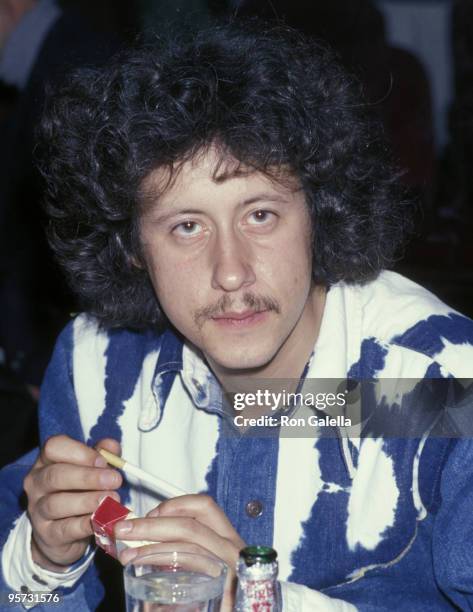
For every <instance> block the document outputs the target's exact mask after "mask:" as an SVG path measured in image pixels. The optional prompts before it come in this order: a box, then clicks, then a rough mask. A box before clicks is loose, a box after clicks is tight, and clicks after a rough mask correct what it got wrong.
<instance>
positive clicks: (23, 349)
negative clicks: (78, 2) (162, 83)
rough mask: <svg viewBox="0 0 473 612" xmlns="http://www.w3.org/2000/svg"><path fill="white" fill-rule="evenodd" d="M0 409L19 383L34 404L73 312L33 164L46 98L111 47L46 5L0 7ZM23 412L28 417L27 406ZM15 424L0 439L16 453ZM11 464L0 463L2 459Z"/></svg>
mask: <svg viewBox="0 0 473 612" xmlns="http://www.w3.org/2000/svg"><path fill="white" fill-rule="evenodd" d="M0 45H1V48H0V85H1V86H0V93H1V92H2V91H3V92H5V95H4V96H3V97H2V100H3V101H4V103H3V104H2V109H3V114H2V116H1V117H0V136H1V140H0V348H1V350H2V356H3V358H2V365H1V367H2V368H3V370H2V373H3V377H2V379H1V380H4V379H5V380H8V381H9V382H8V385H7V387H5V388H4V387H3V386H2V385H0V403H2V404H3V402H4V401H5V402H8V401H9V400H8V398H9V397H10V396H9V393H10V391H9V389H11V385H12V384H14V385H15V388H17V386H18V385H19V393H20V395H21V397H24V395H23V391H22V390H21V385H22V384H23V385H27V388H28V389H29V391H30V393H31V394H32V396H33V399H37V396H38V389H39V383H40V381H41V379H42V376H43V373H44V369H45V367H46V364H47V362H48V359H49V356H50V353H51V350H52V345H53V342H54V338H55V336H56V334H57V332H58V330H59V329H60V328H61V327H62V325H63V324H64V322H65V321H66V320H67V317H68V314H69V312H70V311H71V310H72V309H73V307H74V302H73V299H72V297H71V295H70V293H69V291H68V290H67V289H66V286H65V283H64V282H63V280H62V275H61V274H60V273H59V271H58V268H57V266H56V264H55V262H54V260H53V257H52V255H51V253H50V250H49V247H48V246H47V242H46V239H45V236H44V218H43V213H42V208H41V202H42V192H43V185H42V183H41V180H40V178H39V176H38V174H37V172H36V169H35V165H34V149H35V132H36V127H37V124H38V121H39V117H40V116H41V112H42V108H43V103H44V96H45V91H46V89H47V87H48V86H50V85H52V84H53V83H55V84H58V83H60V82H61V80H62V79H63V78H64V77H65V75H66V74H67V73H68V72H69V71H70V70H72V69H74V68H77V67H80V66H81V67H82V66H84V67H85V66H96V65H99V64H102V63H104V62H106V61H107V60H108V59H109V58H110V56H111V55H112V54H113V53H114V52H115V51H116V50H117V48H118V47H119V42H118V39H114V38H113V37H111V36H110V35H109V34H107V35H104V34H103V33H102V32H100V31H98V30H96V29H94V28H93V27H92V26H91V25H90V23H89V22H88V21H87V20H86V19H85V18H83V17H82V16H81V15H79V13H78V12H77V11H75V10H73V9H68V10H63V9H62V8H61V7H60V5H59V4H58V3H57V2H55V0H0ZM3 392H4V393H3ZM25 411H28V414H30V413H31V405H30V401H29V400H28V403H27V406H26V405H25ZM22 432H23V425H22V426H21V427H20V420H19V421H18V428H17V431H15V429H13V430H12V429H10V430H9V432H8V438H7V439H5V444H6V446H7V448H10V453H8V452H7V448H6V449H5V451H6V452H7V455H10V454H15V456H18V454H20V453H21V452H22V451H23V450H24V448H23V446H22V444H21V443H20V444H19V440H20V439H22V435H23V434H22ZM12 458H13V456H9V459H10V460H11V459H12Z"/></svg>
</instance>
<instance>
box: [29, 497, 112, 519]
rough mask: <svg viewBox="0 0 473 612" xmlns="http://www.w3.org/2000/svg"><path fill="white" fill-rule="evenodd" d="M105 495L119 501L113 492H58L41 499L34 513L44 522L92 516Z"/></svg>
mask: <svg viewBox="0 0 473 612" xmlns="http://www.w3.org/2000/svg"><path fill="white" fill-rule="evenodd" d="M107 495H108V496H110V497H113V499H115V500H116V501H118V502H119V501H120V496H119V495H118V493H116V492H115V491H105V492H104V491H87V492H83V493H69V492H60V493H52V494H50V495H44V496H43V497H41V499H39V501H38V503H37V504H36V511H37V513H38V514H39V516H40V517H41V518H42V519H44V520H46V521H52V520H58V519H63V518H68V517H72V516H81V515H82V514H92V513H93V512H95V510H96V509H97V506H98V505H99V503H100V502H101V501H102V499H103V498H104V497H106V496H107Z"/></svg>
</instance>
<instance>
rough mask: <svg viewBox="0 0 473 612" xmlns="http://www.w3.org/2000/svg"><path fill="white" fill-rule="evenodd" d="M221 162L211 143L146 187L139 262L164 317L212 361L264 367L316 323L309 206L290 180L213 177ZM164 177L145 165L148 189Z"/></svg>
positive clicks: (253, 176) (250, 175) (235, 366)
mask: <svg viewBox="0 0 473 612" xmlns="http://www.w3.org/2000/svg"><path fill="white" fill-rule="evenodd" d="M218 162H219V158H218V156H217V154H216V152H215V150H213V149H210V150H209V151H208V152H207V153H205V154H202V155H200V156H198V157H196V158H194V159H193V160H192V161H189V162H186V163H185V164H183V166H182V168H181V170H180V171H179V173H178V174H177V176H176V177H174V180H173V182H172V183H171V185H170V186H169V187H168V188H167V189H166V190H165V191H164V193H163V194H162V195H160V196H159V198H155V199H154V200H153V197H152V196H151V201H148V202H147V203H146V205H145V206H144V210H143V212H142V215H141V217H140V237H141V242H142V246H143V253H144V259H145V264H146V267H147V269H148V272H149V274H150V277H151V281H152V283H153V286H154V289H155V291H156V295H157V297H158V300H159V303H160V305H161V307H162V309H163V310H164V312H165V313H166V315H167V317H168V318H169V320H170V321H171V322H172V323H173V325H174V326H175V327H176V328H177V329H178V330H179V331H180V332H181V333H182V334H183V335H184V336H185V337H186V338H187V339H188V340H190V341H191V342H192V343H193V344H194V345H196V346H197V347H199V348H200V349H201V350H202V351H203V353H204V354H205V356H206V357H207V359H208V360H209V363H210V364H211V365H212V366H213V367H214V369H215V368H216V369H217V370H219V369H220V370H231V371H235V370H247V369H255V368H263V369H264V367H265V366H267V365H268V364H270V363H271V361H272V360H274V359H275V358H277V356H278V355H280V353H281V351H282V352H284V350H283V348H284V347H285V350H286V351H287V349H288V348H289V349H291V346H290V345H291V344H293V345H294V343H297V342H298V339H302V338H303V337H304V336H305V337H307V333H309V334H311V335H313V334H314V333H315V332H314V330H315V324H314V321H313V307H312V305H311V300H310V296H311V293H312V292H311V259H312V257H311V245H310V221H309V215H308V211H307V207H306V203H305V197H304V194H303V192H302V190H301V189H298V188H297V185H296V184H295V181H294V185H293V186H292V187H285V186H282V185H281V184H279V183H276V182H273V181H271V180H270V179H269V178H267V177H266V176H265V175H263V174H261V173H259V172H256V171H253V172H249V173H247V174H245V175H231V174H230V175H229V177H228V178H225V179H224V180H221V181H216V180H214V178H213V173H214V170H215V167H216V164H218ZM166 178H167V173H166V171H165V170H161V169H158V170H156V171H154V172H153V173H151V175H150V176H149V177H148V178H147V179H146V180H145V182H144V185H143V187H144V191H145V193H147V194H152V192H153V187H154V190H156V192H157V193H159V187H160V186H162V184H163V182H165V181H166ZM287 345H289V347H288V346H287ZM279 358H282V357H279Z"/></svg>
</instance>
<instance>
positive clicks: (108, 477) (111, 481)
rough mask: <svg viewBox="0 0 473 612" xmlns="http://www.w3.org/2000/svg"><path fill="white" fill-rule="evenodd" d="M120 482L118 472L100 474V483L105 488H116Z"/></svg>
mask: <svg viewBox="0 0 473 612" xmlns="http://www.w3.org/2000/svg"><path fill="white" fill-rule="evenodd" d="M118 481H119V476H118V474H117V472H114V471H112V470H107V471H106V472H103V474H100V482H101V483H102V485H103V486H104V487H107V488H108V487H114V486H115V485H117V484H118Z"/></svg>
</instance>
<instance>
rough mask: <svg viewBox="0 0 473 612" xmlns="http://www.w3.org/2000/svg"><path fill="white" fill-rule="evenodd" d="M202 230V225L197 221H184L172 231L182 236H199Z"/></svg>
mask: <svg viewBox="0 0 473 612" xmlns="http://www.w3.org/2000/svg"><path fill="white" fill-rule="evenodd" d="M201 231H202V226H201V225H200V223H197V222H196V221H183V222H182V223H178V224H177V225H175V226H174V227H173V228H172V233H173V234H175V235H176V236H179V237H181V238H182V237H184V238H189V237H194V236H198V235H199V233H200V232H201Z"/></svg>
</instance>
